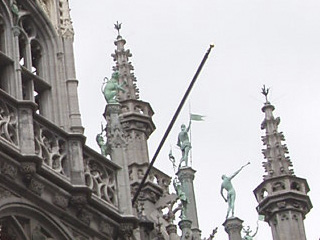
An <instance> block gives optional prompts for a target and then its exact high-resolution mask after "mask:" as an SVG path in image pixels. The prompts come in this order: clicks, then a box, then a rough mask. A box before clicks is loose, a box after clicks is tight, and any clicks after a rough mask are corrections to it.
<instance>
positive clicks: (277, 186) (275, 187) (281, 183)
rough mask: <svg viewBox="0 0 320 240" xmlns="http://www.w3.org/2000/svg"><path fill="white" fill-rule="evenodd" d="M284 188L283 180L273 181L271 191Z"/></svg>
mask: <svg viewBox="0 0 320 240" xmlns="http://www.w3.org/2000/svg"><path fill="white" fill-rule="evenodd" d="M285 188H286V186H285V184H284V183H283V182H280V181H279V182H275V183H274V184H273V185H272V191H273V192H277V191H281V190H284V189H285Z"/></svg>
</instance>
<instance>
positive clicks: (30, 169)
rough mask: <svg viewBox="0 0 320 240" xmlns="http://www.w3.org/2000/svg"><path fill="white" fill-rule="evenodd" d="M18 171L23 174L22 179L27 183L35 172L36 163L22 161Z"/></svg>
mask: <svg viewBox="0 0 320 240" xmlns="http://www.w3.org/2000/svg"><path fill="white" fill-rule="evenodd" d="M20 171H21V172H22V174H23V175H24V177H23V178H24V181H25V182H26V184H29V183H30V181H31V179H32V177H33V175H34V174H35V173H36V164H35V163H33V162H23V163H21V166H20Z"/></svg>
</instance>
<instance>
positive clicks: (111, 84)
mask: <svg viewBox="0 0 320 240" xmlns="http://www.w3.org/2000/svg"><path fill="white" fill-rule="evenodd" d="M106 79H107V81H106V82H104V83H103V85H102V89H101V90H102V93H103V95H104V98H105V99H106V101H107V103H117V102H118V100H117V94H118V91H119V90H120V91H122V92H125V90H124V89H123V84H119V82H118V81H119V72H118V71H115V72H114V73H113V74H112V77H111V79H108V78H105V79H104V80H106Z"/></svg>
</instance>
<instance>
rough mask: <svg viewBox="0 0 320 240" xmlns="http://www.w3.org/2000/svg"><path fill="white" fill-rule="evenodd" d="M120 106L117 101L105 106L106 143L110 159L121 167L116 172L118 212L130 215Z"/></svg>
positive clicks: (127, 170)
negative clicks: (106, 123)
mask: <svg viewBox="0 0 320 240" xmlns="http://www.w3.org/2000/svg"><path fill="white" fill-rule="evenodd" d="M120 107H121V106H120V104H118V103H111V104H110V103H109V104H108V105H107V107H106V111H105V114H104V116H105V117H106V120H107V122H108V125H107V140H108V142H107V144H109V145H110V146H111V149H112V151H111V160H112V161H114V162H115V163H116V164H118V165H119V166H121V169H120V170H119V171H118V173H117V184H118V187H117V189H118V201H119V210H120V213H122V214H126V215H132V214H133V210H132V203H131V192H130V180H129V169H128V159H127V144H126V141H125V138H124V132H123V129H122V126H121V124H120V119H119V113H120V111H121V108H120Z"/></svg>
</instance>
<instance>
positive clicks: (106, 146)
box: [96, 124, 110, 157]
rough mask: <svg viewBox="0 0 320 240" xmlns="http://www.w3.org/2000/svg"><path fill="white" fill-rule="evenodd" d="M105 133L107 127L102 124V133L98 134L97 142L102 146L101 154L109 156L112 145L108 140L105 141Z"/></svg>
mask: <svg viewBox="0 0 320 240" xmlns="http://www.w3.org/2000/svg"><path fill="white" fill-rule="evenodd" d="M104 133H105V129H103V125H102V124H101V133H98V134H97V136H96V142H97V144H98V146H99V147H100V150H101V155H102V156H104V157H107V155H110V146H109V144H108V143H107V141H105V137H104V135H105V134H104Z"/></svg>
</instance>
